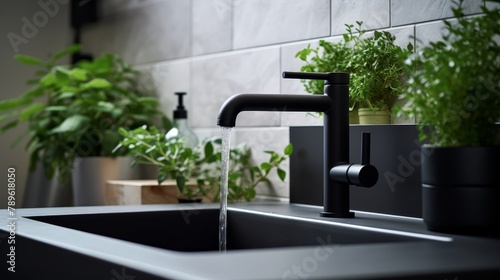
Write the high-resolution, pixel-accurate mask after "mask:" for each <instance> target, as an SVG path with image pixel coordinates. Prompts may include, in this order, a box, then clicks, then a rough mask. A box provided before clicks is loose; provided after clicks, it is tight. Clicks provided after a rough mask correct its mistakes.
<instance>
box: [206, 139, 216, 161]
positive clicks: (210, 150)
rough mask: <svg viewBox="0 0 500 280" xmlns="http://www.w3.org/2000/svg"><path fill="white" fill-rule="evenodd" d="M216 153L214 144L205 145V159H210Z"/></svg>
mask: <svg viewBox="0 0 500 280" xmlns="http://www.w3.org/2000/svg"><path fill="white" fill-rule="evenodd" d="M213 153H214V146H213V145H212V142H210V141H208V142H207V143H206V144H205V157H207V158H209V157H211V156H212V155H213Z"/></svg>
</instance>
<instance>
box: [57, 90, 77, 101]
mask: <svg viewBox="0 0 500 280" xmlns="http://www.w3.org/2000/svg"><path fill="white" fill-rule="evenodd" d="M75 95H76V94H75V93H74V92H63V93H61V94H59V95H58V96H57V98H56V99H57V100H61V99H66V98H71V97H74V96H75Z"/></svg>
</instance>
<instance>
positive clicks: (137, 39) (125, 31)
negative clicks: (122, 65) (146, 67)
mask: <svg viewBox="0 0 500 280" xmlns="http://www.w3.org/2000/svg"><path fill="white" fill-rule="evenodd" d="M190 16H191V6H190V2H189V1H175V0H167V1H162V2H161V3H157V4H152V5H147V6H145V7H140V8H137V9H131V10H126V11H124V12H122V13H118V14H111V15H107V16H104V17H103V18H102V20H101V21H100V22H99V23H97V24H93V25H89V26H87V27H85V29H84V30H83V36H82V43H83V46H84V50H85V51H88V52H91V53H93V54H94V55H99V54H100V53H102V52H112V53H116V54H119V55H121V56H122V57H123V58H124V59H125V61H127V62H129V63H132V64H142V63H148V62H154V61H163V60H169V59H175V58H181V57H188V56H189V55H190V54H191V49H190V35H189V30H190V24H191V18H190Z"/></svg>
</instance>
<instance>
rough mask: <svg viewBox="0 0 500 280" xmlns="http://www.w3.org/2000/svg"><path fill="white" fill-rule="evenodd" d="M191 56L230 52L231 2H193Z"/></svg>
mask: <svg viewBox="0 0 500 280" xmlns="http://www.w3.org/2000/svg"><path fill="white" fill-rule="evenodd" d="M192 5H193V22H192V28H193V33H192V44H193V48H192V52H193V53H192V54H193V55H200V54H207V53H214V52H221V51H228V50H231V47H232V33H231V32H232V24H233V21H232V19H233V6H232V2H231V0H216V1H206V0H193V1H192Z"/></svg>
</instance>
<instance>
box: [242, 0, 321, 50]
mask: <svg viewBox="0 0 500 280" xmlns="http://www.w3.org/2000/svg"><path fill="white" fill-rule="evenodd" d="M329 7H330V1H328V0H316V1H303V0H261V1H243V0H234V29H233V42H234V48H235V49H240V48H247V47H253V46H261V45H269V44H275V43H282V42H290V41H297V40H305V39H310V38H318V37H325V36H328V35H329V34H330V28H329V21H330V13H329V11H330V8H329Z"/></svg>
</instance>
